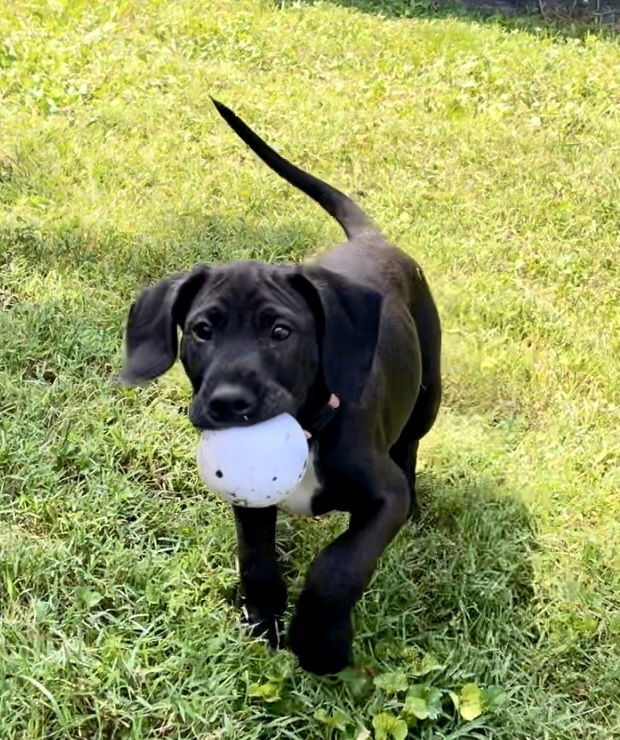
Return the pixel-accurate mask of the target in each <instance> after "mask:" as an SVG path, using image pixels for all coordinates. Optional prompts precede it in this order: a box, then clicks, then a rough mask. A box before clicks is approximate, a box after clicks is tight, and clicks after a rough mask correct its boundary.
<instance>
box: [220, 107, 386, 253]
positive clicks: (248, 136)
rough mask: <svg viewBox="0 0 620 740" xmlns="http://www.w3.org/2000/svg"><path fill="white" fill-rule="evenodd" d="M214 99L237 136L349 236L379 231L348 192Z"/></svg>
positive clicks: (350, 237)
mask: <svg viewBox="0 0 620 740" xmlns="http://www.w3.org/2000/svg"><path fill="white" fill-rule="evenodd" d="M211 100H212V101H213V104H214V105H215V107H216V108H217V111H218V113H219V114H220V115H221V116H222V118H223V119H224V120H225V121H226V123H227V124H228V125H229V126H230V127H231V128H232V130H233V131H234V132H235V133H236V134H237V136H238V137H239V138H240V139H242V140H243V141H245V143H246V144H247V145H248V146H249V147H250V149H252V151H253V152H254V153H255V154H257V155H258V156H259V157H260V158H261V159H262V160H263V162H265V164H267V165H268V166H269V167H271V169H272V170H273V171H274V172H276V173H277V174H278V175H280V177H283V178H284V179H285V180H287V181H288V182H290V183H291V185H294V186H295V187H296V188H299V190H301V191H302V192H304V193H305V194H306V195H308V196H310V198H312V199H313V200H315V201H316V202H317V203H318V204H319V205H320V206H322V207H323V208H324V209H325V210H326V211H327V213H329V215H330V216H333V217H334V218H335V219H336V221H338V223H339V224H340V226H342V228H343V229H344V232H345V234H346V235H347V237H348V238H349V239H352V238H353V237H355V236H357V235H358V234H360V233H361V232H363V231H377V227H376V226H375V225H374V224H373V223H372V221H371V220H370V219H369V218H368V216H367V215H366V214H365V213H364V211H362V209H361V208H360V207H359V206H358V205H357V204H356V203H355V202H354V201H352V200H351V198H349V196H348V195H345V194H344V193H341V192H340V190H337V189H336V188H334V187H332V186H331V185H328V184H327V183H326V182H323V180H319V178H318V177H314V176H313V175H310V174H308V173H307V172H304V171H303V170H300V169H299V167H295V165H294V164H291V162H289V161H288V160H287V159H284V157H281V156H280V155H279V154H278V153H277V152H276V151H275V150H274V149H272V148H271V147H270V146H269V145H268V144H266V143H265V142H264V141H263V140H262V139H261V138H260V136H258V134H255V133H254V131H252V129H251V128H250V127H249V126H247V125H246V124H245V123H244V122H243V121H242V120H241V119H240V118H239V116H237V115H235V114H234V113H233V112H232V111H231V110H230V108H227V107H226V106H225V105H223V104H222V103H220V102H219V101H218V100H215V98H211Z"/></svg>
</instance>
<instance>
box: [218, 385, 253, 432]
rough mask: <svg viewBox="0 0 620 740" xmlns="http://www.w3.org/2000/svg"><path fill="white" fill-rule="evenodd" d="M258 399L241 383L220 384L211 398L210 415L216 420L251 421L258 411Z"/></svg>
mask: <svg viewBox="0 0 620 740" xmlns="http://www.w3.org/2000/svg"><path fill="white" fill-rule="evenodd" d="M256 405H257V399H256V396H255V395H254V393H252V391H250V390H248V389H247V388H244V387H243V386H241V385H232V384H229V383H225V384H222V385H219V386H218V387H217V388H216V389H215V390H214V391H213V393H212V394H211V398H210V399H209V406H208V409H209V416H210V417H211V418H212V419H213V421H216V422H233V423H234V422H239V421H249V420H250V419H251V418H252V416H253V414H254V412H255V411H256Z"/></svg>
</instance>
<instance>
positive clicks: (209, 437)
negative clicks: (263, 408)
mask: <svg viewBox="0 0 620 740" xmlns="http://www.w3.org/2000/svg"><path fill="white" fill-rule="evenodd" d="M196 458H197V460H198V471H199V473H200V477H201V478H202V480H203V482H204V483H205V484H206V485H207V487H208V488H209V489H210V490H212V491H214V492H215V493H219V495H220V496H221V497H222V498H224V499H225V500H226V501H229V502H230V503H231V504H235V505H236V506H246V507H250V508H257V509H259V508H262V507H265V506H273V505H275V504H278V503H280V502H281V501H284V500H285V499H286V498H287V496H288V495H289V493H291V491H292V490H293V489H294V488H295V486H297V485H298V483H299V482H300V481H301V479H302V478H303V476H304V473H305V472H306V465H307V464H308V442H307V440H306V435H305V433H304V431H303V429H302V428H301V426H300V425H299V424H298V423H297V421H296V419H294V418H293V417H292V416H291V415H290V414H281V415H280V416H275V417H274V418H273V419H268V420H267V421H263V422H261V423H260V424H253V425H251V426H243V427H230V428H229V429H214V430H206V431H204V432H203V433H202V434H201V436H200V442H199V444H198V451H197V455H196Z"/></svg>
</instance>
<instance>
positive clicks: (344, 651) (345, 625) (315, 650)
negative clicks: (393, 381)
mask: <svg viewBox="0 0 620 740" xmlns="http://www.w3.org/2000/svg"><path fill="white" fill-rule="evenodd" d="M352 636H353V631H352V629H351V617H350V615H349V614H348V613H345V614H340V615H336V614H331V615H330V614H329V613H328V612H327V613H326V612H321V610H314V609H313V610H307V611H306V610H304V611H302V610H300V609H298V610H297V612H296V613H295V615H294V616H293V620H292V622H291V626H290V630H289V645H290V648H291V650H292V651H293V652H294V653H295V655H296V656H297V658H298V660H299V665H300V666H301V667H302V668H303V669H304V670H306V671H310V672H311V673H316V674H317V675H320V676H323V675H325V674H330V673H338V672H339V671H341V670H342V669H343V668H346V667H347V666H348V665H349V663H350V662H351V640H352Z"/></svg>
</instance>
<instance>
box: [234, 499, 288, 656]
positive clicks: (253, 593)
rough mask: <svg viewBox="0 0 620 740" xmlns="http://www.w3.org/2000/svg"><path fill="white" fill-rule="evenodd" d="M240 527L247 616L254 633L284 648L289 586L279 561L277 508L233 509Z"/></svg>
mask: <svg viewBox="0 0 620 740" xmlns="http://www.w3.org/2000/svg"><path fill="white" fill-rule="evenodd" d="M233 509H234V512H235V522H236V526H237V545H238V557H239V578H240V581H241V594H242V596H243V599H244V607H243V608H244V615H245V618H246V621H247V623H248V626H249V627H250V629H251V631H252V634H253V635H255V636H261V637H265V638H266V639H267V640H268V641H269V644H270V645H271V647H273V648H277V647H280V646H281V635H282V615H283V613H284V609H285V608H286V586H285V585H284V581H283V580H282V576H281V575H280V570H279V568H278V563H277V559H276V542H275V540H276V519H277V516H278V512H277V509H276V508H275V506H270V507H268V508H265V509H245V508H241V507H239V506H234V507H233Z"/></svg>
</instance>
